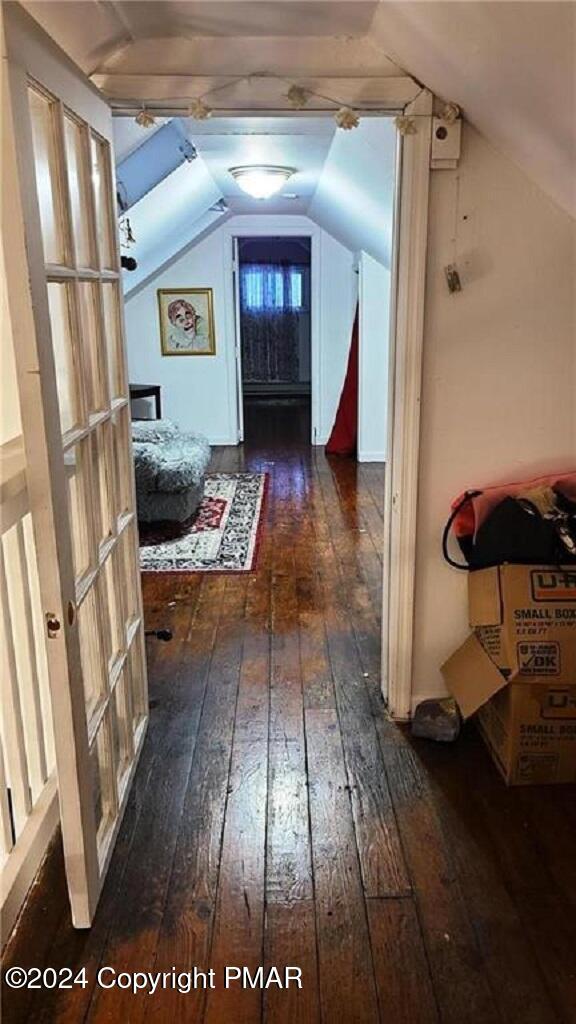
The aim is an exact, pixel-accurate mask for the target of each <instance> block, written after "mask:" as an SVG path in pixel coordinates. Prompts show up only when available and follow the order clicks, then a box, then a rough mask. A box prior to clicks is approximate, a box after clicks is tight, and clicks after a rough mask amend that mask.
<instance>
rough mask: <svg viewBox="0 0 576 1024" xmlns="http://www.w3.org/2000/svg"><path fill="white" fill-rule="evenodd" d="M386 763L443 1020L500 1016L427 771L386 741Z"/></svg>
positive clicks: (481, 1023) (488, 1020)
mask: <svg viewBox="0 0 576 1024" xmlns="http://www.w3.org/2000/svg"><path fill="white" fill-rule="evenodd" d="M382 749H383V751H384V753H385V766H386V772H387V775H388V781H389V785H390V790H391V793H392V799H393V801H394V808H395V811H396V817H397V820H398V825H399V829H400V835H401V838H402V845H403V848H404V851H405V855H406V860H407V863H408V868H409V871H410V874H411V879H412V885H413V886H414V889H415V893H416V901H417V905H418V910H419V916H420V921H421V926H422V932H423V936H424V941H425V944H426V950H427V954H428V960H429V963H430V968H431V972H432V979H433V984H434V990H435V994H436V999H437V1001H438V1005H439V1008H440V1014H441V1019H442V1021H446V1022H447V1024H458V1022H461V1021H463V1020H466V1021H469V1022H470V1024H472V1022H473V1024H494V1022H495V1021H497V1020H500V1019H501V1018H500V1014H499V1012H498V1009H497V1007H496V1004H495V1001H494V998H493V994H492V991H491V988H490V985H489V983H488V979H487V977H486V971H485V965H484V963H483V960H482V957H481V953H480V949H479V946H478V943H477V939H476V936H475V934H474V930H473V928H472V925H471V923H470V920H469V917H468V910H467V907H466V903H465V901H464V897H463V894H462V891H461V889H460V885H459V881H458V877H457V873H456V871H455V868H454V863H453V857H452V851H451V849H450V846H449V843H447V841H446V838H445V836H444V832H443V830H442V825H441V822H440V819H439V815H438V811H437V808H436V806H435V802H434V798H433V795H432V794H431V792H430V789H429V786H428V783H427V778H426V773H425V771H424V769H423V767H422V765H421V764H420V762H419V760H418V757H417V755H416V754H415V753H414V752H413V750H412V749H411V747H410V746H408V745H404V746H402V745H400V744H397V745H385V746H384V747H383V748H382Z"/></svg>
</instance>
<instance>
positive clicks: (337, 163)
mask: <svg viewBox="0 0 576 1024" xmlns="http://www.w3.org/2000/svg"><path fill="white" fill-rule="evenodd" d="M133 123H134V122H133V120H132V119H129V118H116V119H115V142H116V149H117V152H119V153H121V154H125V153H126V151H127V149H129V147H130V142H131V140H133V138H134V134H133V131H132V125H133ZM176 128H177V129H178V130H176ZM170 130H172V133H173V135H171V134H170ZM143 137H144V142H142V143H141V145H140V147H139V148H137V149H136V150H133V151H132V152H130V154H129V155H128V157H125V156H124V159H122V160H120V161H119V163H118V166H117V180H118V182H119V183H120V182H121V183H122V193H123V195H124V196H126V197H128V198H129V197H131V196H135V197H139V198H137V200H136V201H135V202H134V204H133V205H132V206H130V208H129V210H128V216H129V218H130V224H131V227H132V231H133V234H134V236H135V238H136V245H135V247H134V248H131V249H130V255H131V256H135V257H136V259H137V261H138V268H137V270H135V271H130V272H126V273H125V275H124V285H125V288H126V290H127V291H128V292H130V291H132V290H133V289H134V288H135V287H139V286H140V284H141V283H142V282H143V281H144V280H146V279H147V278H148V277H149V276H150V275H151V274H153V273H156V272H157V271H158V270H159V268H160V267H162V266H164V265H166V263H167V262H169V261H172V260H173V259H174V258H175V257H176V256H177V255H178V254H179V253H181V252H182V251H183V250H186V249H188V248H190V246H192V245H194V244H196V242H197V241H198V239H199V238H200V237H202V238H203V237H205V236H206V233H207V232H208V231H210V230H213V229H214V228H215V227H217V226H218V224H220V223H222V221H223V220H224V219H225V218H226V217H227V216H234V215H237V214H259V213H265V214H275V215H280V216H281V215H282V214H301V215H302V214H305V215H307V216H309V217H310V218H311V219H312V220H313V221H315V222H316V223H317V224H318V225H319V227H321V228H324V229H325V230H326V231H328V232H329V233H330V234H331V235H332V236H333V237H335V238H337V239H338V241H340V242H341V243H342V244H343V245H345V246H347V247H348V248H349V249H350V250H351V251H352V252H359V251H360V250H364V251H365V252H367V253H369V254H370V255H371V256H373V257H374V259H377V260H379V261H380V262H382V263H384V264H385V265H387V266H389V265H390V247H391V232H392V210H393V203H394V165H395V152H396V131H395V129H394V126H393V125H392V123H391V119H390V118H381V117H370V118H364V119H363V120H362V123H361V125H360V126H359V128H358V129H356V130H355V131H353V132H342V131H338V130H337V129H336V125H335V123H334V121H333V120H332V118H328V117H323V118H318V117H312V118H297V117H291V118H290V117H275V118H263V117H262V118H212V119H210V120H209V121H206V122H201V123H198V122H196V121H194V120H192V119H191V118H181V119H177V118H175V119H173V120H172V121H170V122H168V123H165V124H164V125H163V127H162V129H161V130H159V131H157V132H156V133H155V134H152V135H149V136H148V137H147V136H146V135H145V134H144V136H143ZM182 137H185V138H187V139H188V140H189V142H190V144H192V145H193V147H194V150H195V151H196V153H197V156H196V158H195V159H194V160H192V161H191V162H180V164H179V165H178V166H176V167H175V168H173V169H171V171H170V172H169V173H165V172H166V168H167V167H170V159H169V156H170V154H168V156H167V155H166V153H164V154H163V156H162V159H158V149H159V147H160V146H161V145H162V143H163V139H164V147H165V148H168V149H171V151H175V149H176V147H175V143H174V140H177V139H181V138H182ZM254 162H258V163H264V164H269V163H281V164H284V165H288V166H291V167H293V168H294V174H293V175H292V177H290V178H289V179H288V181H287V183H286V185H285V186H284V188H283V189H282V190H281V191H280V192H279V193H278V194H277V195H275V196H273V197H271V198H270V199H267V200H257V199H253V198H251V197H250V196H247V195H246V194H245V193H243V192H242V191H241V190H240V188H239V186H238V184H237V183H236V181H235V180H234V178H233V177H232V175H231V174H230V171H229V168H230V167H232V166H235V165H238V164H245V163H254ZM218 200H221V202H218ZM215 206H216V209H214V207H215ZM222 207H223V208H222Z"/></svg>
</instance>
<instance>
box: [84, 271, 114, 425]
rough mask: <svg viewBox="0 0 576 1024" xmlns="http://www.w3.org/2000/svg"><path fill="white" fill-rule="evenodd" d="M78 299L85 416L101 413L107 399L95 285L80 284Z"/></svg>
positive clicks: (88, 283) (85, 282)
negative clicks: (86, 412)
mask: <svg viewBox="0 0 576 1024" xmlns="http://www.w3.org/2000/svg"><path fill="white" fill-rule="evenodd" d="M78 295H79V300H80V324H81V329H82V346H83V351H84V402H85V406H86V409H87V411H88V412H89V413H95V412H101V411H102V409H104V408H106V406H107V405H108V399H107V393H106V391H107V387H106V383H107V382H106V379H105V375H104V367H103V365H102V352H101V347H100V346H101V342H100V332H99V330H98V320H99V317H98V299H99V296H98V288H97V285H95V284H93V283H91V282H90V281H80V282H79V284H78Z"/></svg>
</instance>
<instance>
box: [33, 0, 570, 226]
mask: <svg viewBox="0 0 576 1024" xmlns="http://www.w3.org/2000/svg"><path fill="white" fill-rule="evenodd" d="M24 6H25V7H26V8H27V9H28V10H29V11H30V13H31V14H32V15H33V16H34V17H35V18H36V19H37V20H38V21H39V22H40V23H41V24H42V25H43V26H44V27H45V28H46V30H47V31H48V32H49V33H50V34H51V35H52V36H53V38H54V39H55V40H56V41H57V42H58V43H59V44H60V45H61V46H62V47H63V49H65V50H66V52H67V53H69V55H70V56H71V57H72V59H73V60H75V61H76V62H77V63H78V65H79V66H80V67H81V68H82V69H83V70H84V71H85V72H86V73H87V74H89V75H91V76H92V79H93V81H94V83H95V84H96V85H98V87H99V88H101V89H102V90H103V91H104V93H105V94H106V95H108V96H109V97H110V98H111V99H113V100H115V101H116V103H117V104H118V103H122V102H124V103H132V104H133V103H134V102H135V101H136V102H140V101H146V100H150V101H154V100H156V101H159V102H162V103H164V104H165V105H166V106H167V107H168V106H169V104H170V102H171V101H174V100H178V99H180V100H183V99H186V98H188V99H190V98H193V97H195V96H198V95H199V94H201V93H202V92H203V91H205V90H206V89H209V88H210V89H211V88H214V87H215V86H216V87H219V86H220V85H222V84H225V85H226V89H224V90H223V91H222V92H221V93H218V94H212V98H211V102H212V104H213V105H214V106H218V107H220V108H221V109H228V110H230V109H236V110H238V109H239V108H240V107H246V106H248V107H251V109H253V110H254V109H257V108H258V107H260V108H261V109H264V108H265V107H266V106H268V109H279V108H280V106H281V105H282V104H284V105H285V92H286V87H285V86H284V85H281V83H277V82H274V81H272V80H270V81H268V82H266V81H264V82H260V85H259V87H258V88H256V84H255V82H254V81H252V82H248V83H247V82H246V81H243V82H242V83H240V84H238V85H234V84H232V79H233V78H234V76H246V75H250V74H254V73H257V72H262V71H265V72H268V73H269V74H274V75H279V76H284V77H285V78H288V79H290V80H294V79H297V80H299V81H300V82H304V83H305V84H306V83H308V84H312V86H313V87H314V88H315V89H316V90H317V91H318V92H322V91H324V92H325V93H327V94H328V95H330V96H334V97H336V98H340V99H341V100H344V101H346V102H352V103H357V104H358V105H360V106H362V105H365V104H366V103H367V102H370V100H372V101H373V103H374V105H377V103H376V100H377V98H378V92H379V86H378V83H379V82H382V81H383V80H384V79H388V80H391V79H395V78H398V76H401V75H404V74H405V73H409V74H411V75H412V76H413V77H414V78H415V79H416V80H418V81H420V82H423V83H425V84H426V85H427V86H428V87H429V88H431V89H432V90H433V91H434V92H436V93H437V95H439V96H440V97H441V98H443V99H447V100H455V101H456V102H457V103H459V104H460V105H461V106H462V108H463V110H464V113H465V115H466V117H467V118H468V119H469V120H470V121H471V122H472V123H473V124H475V125H476V126H477V127H478V128H479V130H480V131H482V132H483V133H484V134H485V135H486V137H487V138H488V139H490V140H491V141H492V142H493V143H495V144H496V145H497V146H498V147H499V148H500V149H501V150H502V151H503V152H504V153H506V154H508V156H509V157H510V158H511V159H512V160H514V161H515V162H516V163H518V164H519V165H520V166H522V167H523V168H524V170H525V171H526V173H527V174H528V175H529V176H531V177H532V179H533V180H534V181H535V182H536V183H537V184H539V185H540V187H541V188H543V189H544V190H545V191H547V192H548V193H549V194H550V195H551V196H552V197H553V198H554V199H555V200H556V202H557V203H559V204H560V205H561V206H563V207H564V208H565V209H567V210H570V211H571V212H572V213H573V214H574V213H575V212H576V196H575V185H574V181H575V174H574V164H575V159H576V89H575V56H574V55H575V50H576V47H575V43H576V5H575V4H574V3H571V2H554V0H551V2H543V3H542V2H530V0H528V2H514V3H506V2H490V0H487V2H484V0H471V2H459V0H455V2H412V0H402V2H397V3H392V2H388V0H382V2H378V3H366V2H364V0H356V2H354V0H353V2H349V3H337V2H334V0H310V2H306V3H301V2H299V0H256V2H254V0H252V2H246V0H229V2H227V3H220V2H218V0H214V2H211V3H206V2H204V3H196V2H194V0H190V2H187V3H171V2H155V0H149V2H144V3H140V2H120V0H80V2H78V0H65V2H60V0H54V2H50V3H46V2H38V0H27V2H25V3H24ZM402 69H406V71H403V70H402ZM323 86H325V88H324V89H323V88H322V87H323Z"/></svg>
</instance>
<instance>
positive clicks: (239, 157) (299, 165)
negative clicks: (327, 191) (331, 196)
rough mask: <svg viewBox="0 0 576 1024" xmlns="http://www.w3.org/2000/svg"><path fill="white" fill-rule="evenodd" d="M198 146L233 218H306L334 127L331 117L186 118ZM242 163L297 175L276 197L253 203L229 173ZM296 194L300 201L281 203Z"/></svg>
mask: <svg viewBox="0 0 576 1024" xmlns="http://www.w3.org/2000/svg"><path fill="white" fill-rule="evenodd" d="M186 123H187V127H188V137H189V138H190V141H191V142H193V143H194V145H195V146H196V148H197V150H198V153H199V154H200V156H201V157H202V159H203V161H204V163H205V164H206V166H207V168H208V170H209V172H210V174H211V175H212V178H213V179H214V181H215V182H216V184H217V186H218V188H219V190H220V192H221V195H222V196H223V198H224V199H225V200H226V203H227V205H228V206H229V207H230V211H231V212H232V213H255V212H258V213H290V214H295V213H305V212H306V210H307V209H308V206H309V203H310V201H311V199H312V196H313V195H314V193H315V191H316V188H317V187H318V182H319V180H320V175H321V173H322V169H323V167H324V163H325V161H326V157H327V156H328V152H329V150H330V146H331V145H332V140H333V138H334V135H335V132H336V125H335V123H334V121H333V120H332V119H331V118H319V117H315V118H296V117H292V118H289V117H285V118H265V117H255V118H242V119H239V118H216V119H214V118H211V119H210V120H209V121H200V122H198V121H192V120H190V119H187V122H186ZM244 164H281V165H282V166H285V167H293V168H294V169H295V172H296V173H295V174H294V175H293V176H292V177H291V178H290V179H289V180H288V181H287V183H286V185H285V187H284V188H283V189H282V191H281V193H279V194H278V196H274V197H272V198H271V199H269V200H265V201H262V200H260V201H259V200H257V199H251V198H250V196H247V195H246V194H245V193H244V192H242V190H241V188H240V187H239V186H238V185H237V184H236V182H235V181H234V179H233V177H232V175H231V174H230V173H229V168H230V167H237V166H239V165H244ZM284 195H290V196H292V195H296V197H297V198H296V199H291V198H290V199H286V198H283V196H284Z"/></svg>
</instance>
